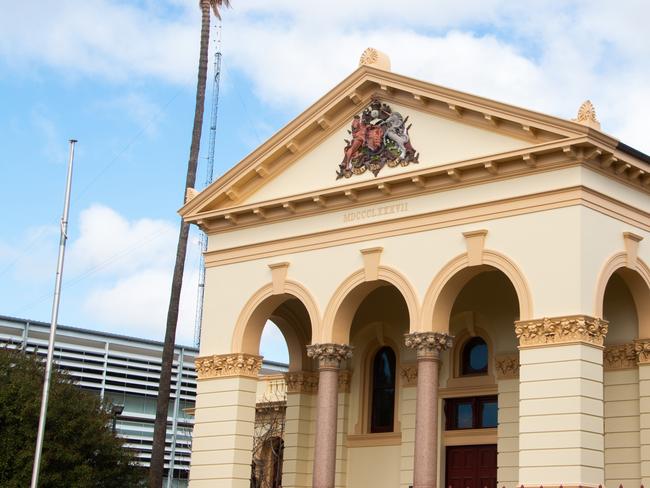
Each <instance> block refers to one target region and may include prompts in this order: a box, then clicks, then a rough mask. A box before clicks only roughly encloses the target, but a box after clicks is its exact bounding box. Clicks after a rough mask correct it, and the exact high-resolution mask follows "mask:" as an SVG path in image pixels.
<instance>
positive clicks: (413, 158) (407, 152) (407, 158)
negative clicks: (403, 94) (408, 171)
mask: <svg viewBox="0 0 650 488" xmlns="http://www.w3.org/2000/svg"><path fill="white" fill-rule="evenodd" d="M407 122H408V116H407V117H406V118H404V117H402V114H400V113H399V112H393V111H392V110H391V108H390V106H388V104H386V103H382V102H380V101H379V100H377V99H376V98H373V99H372V101H371V102H370V105H368V107H366V109H365V110H364V111H363V112H362V113H361V115H355V116H354V119H353V120H352V128H351V129H350V130H349V131H348V133H349V134H350V135H351V136H352V138H351V140H348V139H346V140H345V142H346V146H345V149H344V156H343V161H341V164H339V170H338V171H337V172H336V179H337V180H338V179H339V178H344V177H345V178H349V177H350V176H352V175H360V174H362V173H365V172H366V171H370V172H372V174H374V175H375V176H377V174H378V173H379V172H380V171H381V169H382V168H383V167H384V166H385V165H388V167H389V168H394V167H395V166H397V165H401V166H408V165H409V164H411V163H417V162H418V158H419V154H418V153H417V152H416V151H415V149H413V146H412V145H411V140H410V137H409V129H410V128H411V124H409V125H408V126H407V125H406V123H407Z"/></svg>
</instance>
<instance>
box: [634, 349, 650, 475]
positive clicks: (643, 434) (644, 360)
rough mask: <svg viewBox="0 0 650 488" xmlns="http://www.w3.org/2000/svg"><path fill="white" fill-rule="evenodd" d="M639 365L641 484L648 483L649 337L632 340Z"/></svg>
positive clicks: (649, 450) (649, 433) (649, 421)
mask: <svg viewBox="0 0 650 488" xmlns="http://www.w3.org/2000/svg"><path fill="white" fill-rule="evenodd" d="M634 351H635V353H636V356H637V363H638V365H639V413H640V415H639V434H640V441H641V449H640V457H641V484H642V485H643V486H648V484H649V483H650V339H638V340H636V341H634Z"/></svg>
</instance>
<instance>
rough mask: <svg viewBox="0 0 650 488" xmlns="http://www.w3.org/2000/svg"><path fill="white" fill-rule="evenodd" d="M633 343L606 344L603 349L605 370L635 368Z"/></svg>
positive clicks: (635, 358) (635, 356)
mask: <svg viewBox="0 0 650 488" xmlns="http://www.w3.org/2000/svg"><path fill="white" fill-rule="evenodd" d="M634 346H635V345H634V344H633V343H629V344H618V345H615V346H607V347H605V350H604V351H603V368H604V369H605V371H612V370H616V369H630V368H636V362H637V353H636V351H635V349H634Z"/></svg>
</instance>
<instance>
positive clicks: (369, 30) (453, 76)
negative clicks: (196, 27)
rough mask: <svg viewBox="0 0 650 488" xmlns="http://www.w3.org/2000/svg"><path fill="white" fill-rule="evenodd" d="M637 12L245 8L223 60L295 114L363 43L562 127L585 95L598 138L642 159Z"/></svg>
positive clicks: (524, 7)
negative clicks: (599, 129)
mask: <svg viewBox="0 0 650 488" xmlns="http://www.w3.org/2000/svg"><path fill="white" fill-rule="evenodd" d="M649 13H650V4H647V2H641V1H634V2H626V3H625V4H623V5H621V4H615V3H612V2H608V1H605V0H596V1H589V2H587V1H582V0H576V1H572V2H561V3H559V2H540V3H538V4H536V6H535V7H531V5H529V4H528V3H526V4H522V3H521V2H506V1H499V0H493V1H482V2H473V1H472V2H470V1H468V2H456V1H441V2H414V3H412V4H409V5H408V7H403V8H396V5H395V3H394V2H388V1H382V0H372V1H371V0H359V1H358V2H354V3H352V4H351V3H349V2H344V1H343V0H340V1H332V2H326V3H323V2H321V3H318V2H316V3H314V2H292V1H290V0H280V1H278V2H272V3H268V2H266V1H264V0H251V1H248V2H246V3H245V4H242V5H236V8H234V9H233V10H232V11H229V12H228V14H227V15H226V17H225V23H224V46H225V50H226V53H225V59H226V60H227V61H228V62H229V63H231V64H232V63H235V64H236V66H237V69H239V70H241V71H242V72H243V73H245V75H246V76H247V77H249V78H250V79H251V80H252V82H253V86H254V88H255V92H256V94H257V95H258V96H259V97H260V98H261V99H262V100H263V101H264V102H265V103H268V104H272V105H276V106H284V107H290V108H291V109H293V110H301V109H304V108H305V107H306V106H307V105H308V104H309V103H311V102H313V101H314V100H315V99H316V98H318V97H319V96H321V95H323V94H324V93H325V92H326V91H327V90H328V89H330V88H331V87H333V86H334V85H335V84H336V83H338V82H339V81H340V80H341V79H343V78H344V77H345V76H346V75H348V74H349V73H350V72H351V71H352V70H353V69H354V68H355V67H356V61H357V59H358V56H359V55H360V53H361V52H362V51H363V49H365V47H367V46H374V47H377V48H378V49H381V50H382V51H384V52H386V53H387V54H389V56H390V57H391V59H392V64H393V70H394V71H395V72H398V73H402V74H405V75H409V76H414V77H416V78H421V79H424V80H426V81H430V82H433V83H436V84H441V85H445V86H448V87H450V88H455V89H460V90H464V91H469V92H472V93H475V94H478V95H482V96H485V97H488V98H494V99H496V100H501V101H505V102H508V103H513V104H517V105H521V106H524V107H528V108H533V109H535V110H538V111H542V112H547V113H550V114H553V115H558V116H561V117H565V118H572V117H574V116H575V113H576V111H577V109H578V107H579V105H580V103H581V102H582V101H584V100H585V99H586V98H591V99H592V100H593V101H594V103H595V104H596V108H597V110H598V112H599V117H600V119H601V121H602V123H603V129H604V130H605V131H607V132H609V133H611V134H613V135H615V136H617V137H619V138H620V139H622V140H624V141H625V142H626V143H628V144H631V145H634V146H637V147H639V148H640V149H645V150H646V151H648V150H650V147H649V145H648V142H647V138H646V137H645V135H644V134H643V131H642V129H641V128H642V127H643V126H644V125H645V113H647V111H646V110H644V109H645V107H647V105H648V104H650V93H649V92H648V90H647V89H644V88H641V87H645V86H646V85H647V79H648V78H649V77H650V61H648V59H650V58H649V56H648V55H649V54H650V33H649V31H648V30H647V29H645V27H644V26H643V24H642V22H643V19H645V18H647V16H648V14H649ZM262 46H263V48H262ZM631 94H634V98H632V97H631V96H630V95H631ZM637 107H639V108H638V109H637Z"/></svg>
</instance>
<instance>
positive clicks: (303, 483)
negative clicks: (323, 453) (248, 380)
mask: <svg viewBox="0 0 650 488" xmlns="http://www.w3.org/2000/svg"><path fill="white" fill-rule="evenodd" d="M285 381H286V383H287V416H286V424H285V435H284V461H283V468H282V485H283V486H284V487H286V488H309V487H311V477H312V460H313V458H314V435H315V419H316V393H317V392H318V373H314V372H311V371H300V372H290V373H286V375H285Z"/></svg>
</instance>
